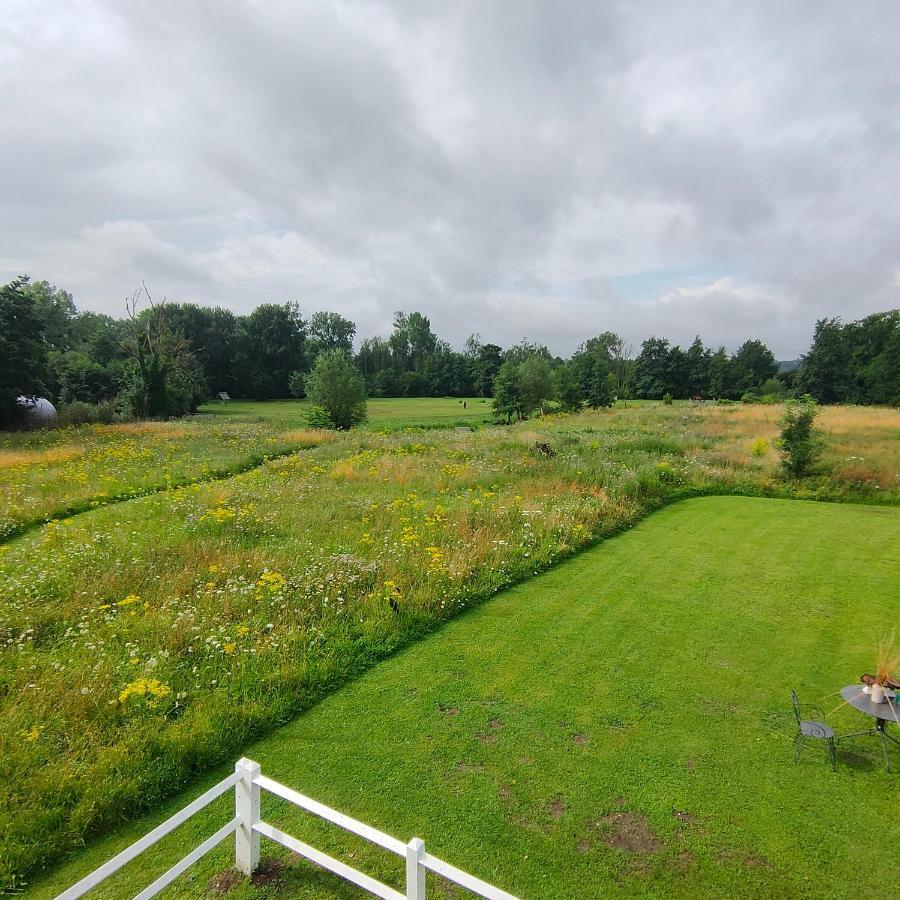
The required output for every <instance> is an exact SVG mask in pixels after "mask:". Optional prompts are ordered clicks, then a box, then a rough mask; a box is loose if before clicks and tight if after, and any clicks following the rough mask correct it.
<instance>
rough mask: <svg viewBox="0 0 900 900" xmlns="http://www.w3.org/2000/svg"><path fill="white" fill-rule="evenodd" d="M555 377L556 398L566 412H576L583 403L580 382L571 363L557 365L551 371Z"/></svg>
mask: <svg viewBox="0 0 900 900" xmlns="http://www.w3.org/2000/svg"><path fill="white" fill-rule="evenodd" d="M553 374H554V377H555V379H556V398H557V399H558V400H559V405H560V406H561V407H562V409H564V410H565V411H566V412H577V411H578V410H580V409H581V407H582V406H583V405H584V394H583V393H582V390H581V382H580V381H579V380H578V376H577V375H576V374H575V371H574V369H573V368H572V366H571V364H563V365H561V366H559V367H558V368H557V369H556V371H555V372H554V373H553Z"/></svg>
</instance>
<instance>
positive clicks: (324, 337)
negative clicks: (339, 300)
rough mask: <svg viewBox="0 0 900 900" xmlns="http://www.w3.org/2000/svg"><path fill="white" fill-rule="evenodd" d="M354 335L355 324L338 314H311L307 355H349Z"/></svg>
mask: <svg viewBox="0 0 900 900" xmlns="http://www.w3.org/2000/svg"><path fill="white" fill-rule="evenodd" d="M355 334H356V325H355V323H353V322H351V321H350V320H349V319H346V318H344V316H342V315H340V313H334V312H316V313H313V314H312V317H311V318H310V320H309V354H310V356H311V357H313V358H315V357H316V356H318V355H319V354H320V353H325V352H326V351H328V350H343V351H344V353H346V354H348V355H349V354H351V353H352V352H353V336H354V335H355ZM295 396H297V395H295Z"/></svg>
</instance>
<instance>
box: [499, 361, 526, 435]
mask: <svg viewBox="0 0 900 900" xmlns="http://www.w3.org/2000/svg"><path fill="white" fill-rule="evenodd" d="M493 413H494V419H496V420H497V421H498V422H505V423H506V424H507V425H509V423H510V422H512V420H513V418H516V419H521V418H522V401H521V396H520V393H519V364H518V363H515V362H513V361H512V360H506V361H505V362H504V363H502V364H501V366H500V368H499V370H498V371H497V374H496V376H495V377H494V403H493Z"/></svg>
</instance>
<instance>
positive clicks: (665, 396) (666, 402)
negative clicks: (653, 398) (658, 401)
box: [662, 391, 672, 406]
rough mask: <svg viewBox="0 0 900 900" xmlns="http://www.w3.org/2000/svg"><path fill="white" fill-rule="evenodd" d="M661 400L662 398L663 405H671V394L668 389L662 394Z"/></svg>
mask: <svg viewBox="0 0 900 900" xmlns="http://www.w3.org/2000/svg"><path fill="white" fill-rule="evenodd" d="M662 400H663V405H664V406H671V405H672V395H671V394H670V393H669V392H668V391H666V392H665V393H664V394H663V398H662Z"/></svg>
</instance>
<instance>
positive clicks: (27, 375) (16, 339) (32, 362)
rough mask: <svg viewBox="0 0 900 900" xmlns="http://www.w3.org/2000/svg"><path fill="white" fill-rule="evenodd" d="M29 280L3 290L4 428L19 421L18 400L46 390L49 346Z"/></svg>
mask: <svg viewBox="0 0 900 900" xmlns="http://www.w3.org/2000/svg"><path fill="white" fill-rule="evenodd" d="M27 285H28V279H27V278H26V277H25V276H22V277H21V278H16V279H14V280H13V281H11V282H9V284H5V285H3V287H0V427H2V428H9V427H11V426H13V425H15V424H17V422H18V420H19V407H18V404H17V403H16V398H17V397H19V396H25V397H33V396H36V395H38V394H40V393H42V392H43V391H44V386H45V381H46V378H47V345H46V343H45V342H44V335H43V324H42V322H41V319H40V316H39V314H38V310H37V308H36V304H35V301H34V297H33V296H30V295H29V294H28V293H27V292H26V290H25V288H26V287H27Z"/></svg>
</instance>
